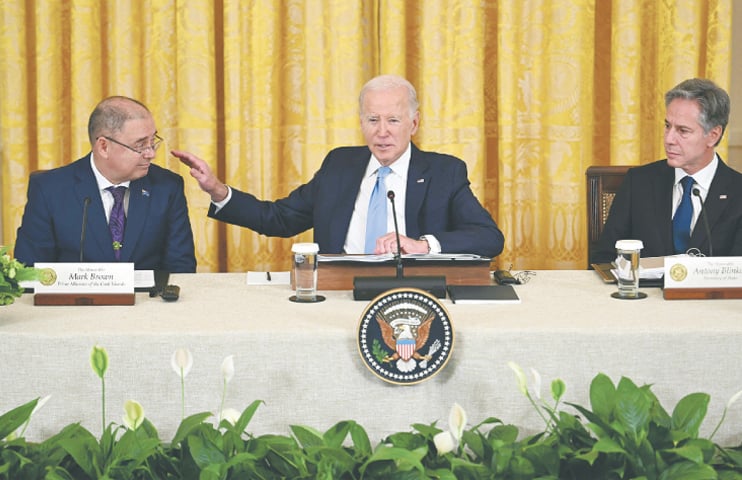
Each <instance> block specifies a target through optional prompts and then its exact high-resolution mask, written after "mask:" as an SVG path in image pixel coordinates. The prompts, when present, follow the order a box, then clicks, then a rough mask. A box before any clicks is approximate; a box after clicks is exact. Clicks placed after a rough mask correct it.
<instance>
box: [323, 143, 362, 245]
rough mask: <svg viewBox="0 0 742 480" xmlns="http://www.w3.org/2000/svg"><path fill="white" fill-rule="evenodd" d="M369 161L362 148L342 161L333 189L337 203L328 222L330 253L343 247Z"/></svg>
mask: <svg viewBox="0 0 742 480" xmlns="http://www.w3.org/2000/svg"><path fill="white" fill-rule="evenodd" d="M370 159H371V151H370V150H369V149H368V148H363V149H360V150H359V151H358V154H354V155H353V156H352V157H350V158H348V159H347V160H343V162H344V167H343V169H342V170H341V171H339V173H340V176H339V177H338V178H337V184H336V185H335V188H337V189H338V195H337V197H336V198H337V201H336V202H335V204H334V205H333V206H332V207H331V208H332V212H333V213H332V220H331V221H330V229H329V230H330V235H329V241H330V242H331V243H332V249H331V250H330V251H335V252H342V251H343V246H344V245H345V237H347V235H348V227H349V226H350V218H351V216H352V215H353V208H354V207H355V203H356V197H358V192H359V191H360V189H361V182H362V181H363V174H364V173H365V172H366V166H368V162H369V160H370Z"/></svg>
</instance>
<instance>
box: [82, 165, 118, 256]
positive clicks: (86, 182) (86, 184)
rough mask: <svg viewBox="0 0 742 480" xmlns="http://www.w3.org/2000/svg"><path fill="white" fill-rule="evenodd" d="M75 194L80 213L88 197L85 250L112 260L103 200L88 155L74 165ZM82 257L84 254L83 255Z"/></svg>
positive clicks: (109, 234)
mask: <svg viewBox="0 0 742 480" xmlns="http://www.w3.org/2000/svg"><path fill="white" fill-rule="evenodd" d="M75 196H76V197H77V200H78V202H79V204H80V206H79V211H80V214H81V215H82V212H83V208H84V205H85V199H86V198H89V199H90V204H89V205H88V212H87V219H86V221H85V222H86V226H85V248H84V250H85V251H89V250H91V249H93V248H96V249H98V250H99V251H100V252H103V254H104V255H106V256H109V255H110V257H111V258H110V260H111V261H114V257H113V247H112V245H111V233H110V231H109V230H108V222H107V221H106V213H105V211H104V210H103V202H102V201H101V198H100V191H99V190H98V183H97V182H96V181H95V175H93V169H92V168H91V167H90V155H88V156H86V157H84V158H82V159H81V160H78V162H77V164H76V167H75ZM83 259H84V255H83Z"/></svg>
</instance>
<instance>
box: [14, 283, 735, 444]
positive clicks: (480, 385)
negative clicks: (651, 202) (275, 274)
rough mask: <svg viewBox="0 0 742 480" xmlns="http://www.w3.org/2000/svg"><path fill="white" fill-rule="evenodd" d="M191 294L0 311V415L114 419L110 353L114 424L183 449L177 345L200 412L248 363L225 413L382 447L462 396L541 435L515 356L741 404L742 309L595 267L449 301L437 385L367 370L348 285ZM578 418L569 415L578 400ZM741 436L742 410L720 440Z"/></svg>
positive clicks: (185, 290) (35, 427) (668, 397)
mask: <svg viewBox="0 0 742 480" xmlns="http://www.w3.org/2000/svg"><path fill="white" fill-rule="evenodd" d="M171 281H172V282H173V283H177V284H178V285H180V287H181V295H180V300H178V301H177V302H174V303H167V302H164V301H162V300H161V299H159V298H149V297H148V295H147V294H144V293H142V294H137V298H136V305H134V306H80V307H71V306H62V307H48V306H45V307H41V306H34V305H33V298H32V296H31V295H24V297H23V298H21V299H20V300H19V301H17V302H16V303H15V304H13V305H11V306H7V307H3V308H1V309H0V346H1V347H0V385H1V387H0V388H2V394H0V412H5V411H7V410H9V409H11V408H13V407H16V406H18V405H20V404H22V403H25V402H26V401H29V400H31V399H33V398H35V397H43V396H45V395H51V399H50V400H49V402H48V403H47V404H46V405H45V406H44V407H43V408H42V409H41V410H40V411H38V412H37V413H36V415H35V416H34V418H33V420H32V422H31V424H30V426H29V427H28V429H27V431H26V435H27V437H29V438H31V439H41V438H46V437H48V436H50V435H52V434H54V433H57V432H58V431H59V430H60V429H61V428H62V427H63V426H64V425H67V424H69V423H72V422H81V423H82V424H83V426H85V427H86V428H88V429H89V430H90V431H91V432H93V433H94V434H96V435H97V434H99V432H100V425H101V401H100V390H101V385H100V381H99V379H98V378H97V377H96V376H95V374H94V373H93V371H92V369H91V367H90V364H89V356H90V351H91V349H92V347H93V346H94V345H96V344H97V345H100V346H102V347H105V348H106V350H107V351H108V354H109V357H110V367H109V371H108V373H107V374H106V389H107V391H106V401H107V415H106V420H107V422H111V421H113V422H117V423H121V416H122V415H123V409H122V408H123V403H124V401H125V400H127V399H135V400H137V401H139V402H140V403H141V404H142V405H143V406H144V409H145V414H146V416H147V417H148V418H149V419H150V421H152V422H153V423H154V425H155V427H156V428H157V429H158V430H159V432H160V436H161V438H162V439H163V440H165V441H169V440H170V439H171V438H172V436H173V434H174V433H175V429H176V428H177V426H178V424H179V423H180V420H181V400H180V398H181V396H180V395H181V393H180V379H179V377H178V376H177V375H176V374H175V372H173V370H172V369H171V366H170V357H171V355H172V353H173V352H174V351H175V349H177V348H181V347H183V348H188V349H189V350H191V352H192V353H193V356H194V365H193V369H192V371H191V372H190V374H189V375H188V376H187V377H186V379H185V390H186V391H185V398H186V415H190V414H194V413H197V412H202V411H211V412H217V411H218V410H219V406H220V400H221V392H222V378H221V372H220V365H221V363H222V360H223V359H224V358H225V357H226V356H227V355H234V363H235V369H236V374H235V377H234V379H233V380H232V382H231V383H230V384H229V385H228V389H227V398H226V402H225V407H231V408H235V409H237V410H240V411H241V410H242V409H243V408H245V407H246V406H247V405H248V404H249V403H250V402H252V401H253V400H256V399H260V400H264V401H265V405H262V406H261V407H260V408H259V409H258V412H257V415H256V416H255V418H254V419H253V421H252V423H251V424H250V426H249V427H248V428H249V430H251V431H252V432H254V433H256V434H260V433H268V432H271V433H280V434H288V433H289V429H288V427H289V425H292V424H302V425H308V426H311V427H314V428H317V429H319V430H325V429H327V428H329V427H331V426H332V425H334V424H335V423H336V422H338V421H341V420H347V419H353V420H356V421H358V422H359V423H360V424H361V425H362V426H363V427H365V428H366V430H367V431H368V433H369V435H370V436H371V438H372V441H380V440H381V439H382V438H383V437H384V436H385V435H387V434H389V433H393V432H397V431H404V430H409V429H410V425H411V424H413V423H431V422H433V421H436V420H439V421H440V425H441V426H444V425H445V424H446V421H447V417H448V411H449V409H450V407H451V405H452V404H453V402H458V403H459V404H461V405H462V406H463V407H464V409H465V410H466V411H467V413H468V416H469V420H470V423H471V424H474V423H478V422H479V421H481V420H484V419H485V418H487V417H489V416H495V417H498V418H500V419H502V420H503V421H505V422H507V423H512V424H514V425H516V426H518V427H520V428H521V429H522V431H523V432H524V433H532V432H533V431H534V430H536V429H540V428H542V427H543V425H542V424H541V420H540V418H539V417H538V415H537V414H536V413H535V412H534V411H533V410H532V407H531V406H530V404H528V402H527V400H526V399H525V398H524V397H523V396H522V395H521V394H520V393H519V391H518V389H517V385H516V381H515V377H514V375H513V373H512V371H511V370H510V369H509V368H508V367H507V362H508V361H510V360H512V361H515V362H517V363H519V364H520V365H521V366H523V368H524V369H526V371H528V370H529V369H530V368H535V369H536V370H538V371H539V373H540V374H541V376H542V377H543V379H544V394H545V395H548V384H549V382H550V380H551V379H553V378H556V377H559V378H562V379H563V380H564V381H565V382H566V385H567V393H566V395H565V398H564V400H566V401H569V402H576V403H580V404H582V405H589V400H588V391H589V382H590V381H591V380H592V378H593V377H594V376H595V375H596V374H598V373H599V372H603V373H605V374H607V375H609V376H610V377H611V378H612V379H613V380H614V382H618V380H619V379H620V377H621V376H627V377H629V378H631V379H632V380H633V381H634V382H636V383H637V384H645V383H651V384H653V391H654V392H655V393H656V394H657V396H658V397H659V399H660V400H661V401H662V403H663V405H664V406H665V408H666V409H667V410H668V411H670V412H671V411H672V408H673V407H674V405H675V404H676V403H677V401H678V400H679V399H680V398H682V397H683V396H685V395H687V394H689V393H692V392H697V391H702V392H706V393H709V394H711V403H710V406H709V414H708V417H707V420H706V422H705V424H704V428H703V429H702V433H705V434H708V433H710V431H711V430H713V428H714V426H715V425H716V422H717V421H718V419H719V418H720V416H721V413H722V410H723V408H724V405H725V404H726V402H727V400H728V399H729V398H730V397H731V396H732V395H733V394H734V393H735V392H737V391H738V390H740V389H742V372H741V370H740V368H739V367H740V363H741V362H740V360H742V300H674V301H666V300H663V298H662V291H661V290H660V289H646V290H645V291H646V292H647V293H648V294H649V298H647V299H644V300H634V301H625V300H616V299H613V298H611V297H610V294H611V293H612V292H613V291H614V289H615V287H614V286H610V285H605V284H603V283H601V282H600V281H599V279H598V277H597V275H596V274H595V272H591V271H539V272H537V275H536V276H535V277H534V278H533V279H532V280H531V281H530V282H529V283H528V284H526V285H520V286H517V287H516V290H517V292H518V295H519V296H520V297H521V299H522V302H521V303H520V304H507V305H454V304H452V303H451V302H450V301H449V300H445V301H444V305H445V307H446V309H447V310H448V312H449V314H450V318H451V321H452V323H453V326H454V329H455V332H456V336H455V346H454V350H453V354H452V357H451V360H450V361H449V363H448V365H447V366H446V368H445V369H444V370H443V371H442V372H440V373H439V374H438V375H436V376H434V377H432V378H430V379H429V380H427V381H425V382H423V383H420V384H417V385H410V386H398V385H391V384H387V383H385V382H383V381H381V380H380V379H378V378H377V377H376V376H374V375H373V374H372V373H371V372H370V371H369V370H368V369H367V368H366V366H365V365H364V363H363V362H362V361H361V359H360V356H359V354H358V348H357V345H356V337H357V328H358V323H359V320H360V317H361V314H362V312H363V310H364V308H365V306H366V304H367V302H359V301H353V300H352V293H351V292H349V291H328V292H321V293H322V294H323V295H325V296H326V297H327V300H326V301H325V302H322V303H317V304H297V303H292V302H289V301H288V297H289V296H290V295H291V293H292V292H291V291H290V290H289V288H288V287H287V286H247V284H246V279H245V275H244V274H187V275H175V276H173V277H172V279H171ZM565 408H567V409H569V407H565ZM714 440H716V441H717V442H719V443H721V444H722V445H732V444H738V443H739V442H740V441H742V403H740V404H738V405H736V406H735V407H733V408H732V410H731V411H730V412H729V413H728V415H727V419H726V421H725V424H724V426H723V427H722V429H721V430H720V432H719V433H717V436H716V437H715V438H714Z"/></svg>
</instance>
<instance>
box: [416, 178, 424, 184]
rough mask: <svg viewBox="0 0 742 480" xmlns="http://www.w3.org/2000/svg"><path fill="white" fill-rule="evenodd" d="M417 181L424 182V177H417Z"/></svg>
mask: <svg viewBox="0 0 742 480" xmlns="http://www.w3.org/2000/svg"><path fill="white" fill-rule="evenodd" d="M417 183H425V179H424V178H418V179H417Z"/></svg>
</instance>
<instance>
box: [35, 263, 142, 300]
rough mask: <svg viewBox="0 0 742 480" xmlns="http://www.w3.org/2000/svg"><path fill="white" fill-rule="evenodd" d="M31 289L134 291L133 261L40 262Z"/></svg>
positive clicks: (52, 291) (89, 291)
mask: <svg viewBox="0 0 742 480" xmlns="http://www.w3.org/2000/svg"><path fill="white" fill-rule="evenodd" d="M34 267H36V268H39V269H40V270H41V275H40V277H39V281H38V282H37V283H36V284H35V285H34V292H35V293H37V294H38V293H41V294H47V293H77V294H91V293H131V294H133V293H134V264H133V263H130V262H129V263H119V262H116V263H40V262H37V263H36V264H35V265H34Z"/></svg>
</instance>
